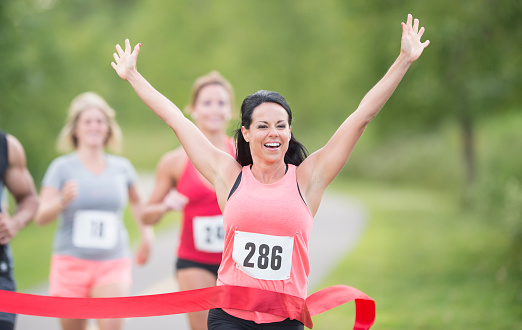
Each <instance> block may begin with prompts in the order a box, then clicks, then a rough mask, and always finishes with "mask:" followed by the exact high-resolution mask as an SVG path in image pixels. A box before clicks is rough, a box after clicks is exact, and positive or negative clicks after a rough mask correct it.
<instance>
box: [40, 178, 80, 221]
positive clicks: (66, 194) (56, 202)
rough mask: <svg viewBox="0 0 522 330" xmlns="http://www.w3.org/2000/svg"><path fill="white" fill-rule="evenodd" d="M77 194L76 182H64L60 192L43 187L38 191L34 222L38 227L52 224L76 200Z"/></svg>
mask: <svg viewBox="0 0 522 330" xmlns="http://www.w3.org/2000/svg"><path fill="white" fill-rule="evenodd" d="M77 194H78V185H77V183H76V181H68V182H66V183H65V184H64V185H63V188H62V191H60V190H58V189H56V188H53V187H47V186H43V187H42V189H41V190H40V205H39V206H38V210H37V211H36V215H35V216H34V222H35V223H36V224H37V225H38V226H43V225H46V224H48V223H50V222H52V221H53V220H54V219H56V218H57V217H58V215H59V214H60V213H62V211H63V210H64V209H65V208H66V207H67V205H69V203H70V202H71V201H72V200H73V199H74V198H76V196H77Z"/></svg>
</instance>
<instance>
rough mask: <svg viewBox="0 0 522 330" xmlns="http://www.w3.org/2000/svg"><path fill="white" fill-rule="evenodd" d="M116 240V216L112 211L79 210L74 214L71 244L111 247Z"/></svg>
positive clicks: (98, 247)
mask: <svg viewBox="0 0 522 330" xmlns="http://www.w3.org/2000/svg"><path fill="white" fill-rule="evenodd" d="M117 242H118V217H117V215H116V213H114V212H107V211H91V210H81V211H76V213H75V214H74V223H73V245H74V246H76V247H79V248H96V249H112V248H114V247H115V246H116V243H117Z"/></svg>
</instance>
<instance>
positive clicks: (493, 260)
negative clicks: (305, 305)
mask: <svg viewBox="0 0 522 330" xmlns="http://www.w3.org/2000/svg"><path fill="white" fill-rule="evenodd" d="M341 186H342V184H339V183H338V184H336V185H335V187H334V189H340V190H341V191H343V192H345V193H347V194H350V195H353V196H357V198H359V199H360V200H361V201H362V202H363V203H364V204H365V205H366V206H367V207H368V209H369V210H370V211H371V212H370V218H369V226H368V229H367V232H366V233H365V234H364V237H363V238H362V240H361V242H360V244H359V245H358V246H357V248H356V249H355V250H354V251H353V252H352V253H350V254H349V255H347V256H346V257H345V258H344V260H343V261H342V262H341V263H340V264H339V265H338V267H337V268H336V269H335V271H334V272H333V273H332V274H331V275H330V276H329V278H328V279H327V280H326V281H325V282H324V283H323V286H322V287H326V286H330V285H334V284H346V285H349V286H353V287H356V288H358V289H360V290H362V291H364V292H365V293H366V294H368V295H369V296H370V297H372V298H373V299H374V300H375V302H376V308H377V312H376V321H375V325H374V326H373V327H372V329H521V328H522V312H521V309H520V304H521V300H522V287H521V286H520V281H519V279H518V278H515V277H514V276H513V274H510V273H509V271H508V269H509V265H508V262H509V260H508V259H509V257H508V256H507V255H506V251H508V246H507V244H509V243H507V242H508V240H507V239H506V237H505V234H504V233H503V232H502V231H501V230H499V229H497V228H495V227H494V226H491V225H488V224H485V223H484V222H480V221H475V219H473V218H472V217H471V216H469V215H468V214H466V213H465V212H462V211H460V210H461V209H460V207H459V204H458V198H456V196H454V195H453V194H452V193H443V192H436V191H427V190H422V189H419V188H415V187H404V186H385V185H384V186H383V185H377V184H375V183H371V182H363V183H358V184H354V183H350V184H349V185H346V187H345V186H342V187H341ZM317 289H319V288H317ZM353 320H354V304H353V303H348V304H345V305H343V306H340V307H338V308H336V309H334V310H331V311H328V312H327V313H324V314H321V315H318V316H316V317H314V324H315V326H316V328H317V329H351V328H352V327H353Z"/></svg>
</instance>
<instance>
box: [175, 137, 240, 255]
mask: <svg viewBox="0 0 522 330" xmlns="http://www.w3.org/2000/svg"><path fill="white" fill-rule="evenodd" d="M227 144H228V152H229V153H230V154H231V155H232V156H235V148H234V141H233V140H232V139H227ZM177 190H178V192H180V193H181V194H183V195H185V196H186V197H187V198H188V202H187V204H186V205H185V208H184V209H183V222H182V225H181V237H180V242H179V246H178V257H179V258H181V259H186V260H190V261H194V262H199V263H204V264H214V265H219V264H220V262H221V255H222V251H223V239H224V231H223V217H222V214H221V210H220V209H219V205H218V202H217V198H216V192H215V191H214V189H213V188H212V187H211V186H209V184H208V183H206V182H204V181H203V180H202V179H201V177H200V174H199V172H198V171H197V169H196V168H195V167H194V165H193V164H192V162H191V161H190V160H189V159H188V158H187V160H186V165H185V169H184V170H183V173H182V174H181V177H180V178H179V180H178V184H177Z"/></svg>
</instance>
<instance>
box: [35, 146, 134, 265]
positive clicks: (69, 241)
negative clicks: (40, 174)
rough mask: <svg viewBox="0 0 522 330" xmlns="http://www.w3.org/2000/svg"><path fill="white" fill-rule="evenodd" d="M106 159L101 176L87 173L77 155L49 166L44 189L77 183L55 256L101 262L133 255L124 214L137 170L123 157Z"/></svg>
mask: <svg viewBox="0 0 522 330" xmlns="http://www.w3.org/2000/svg"><path fill="white" fill-rule="evenodd" d="M105 159H106V162H107V165H106V168H105V170H104V171H103V172H102V173H99V174H95V173H92V172H90V171H89V170H87V169H86V168H85V167H84V166H83V164H82V163H81V161H80V159H79V157H78V155H77V154H76V152H73V153H70V154H67V155H64V156H60V157H58V158H56V159H55V160H54V161H53V162H52V163H51V165H49V168H48V169H47V172H46V173H45V176H44V178H43V182H42V186H45V187H52V188H55V189H58V190H61V189H62V187H63V185H64V184H65V182H67V181H69V180H76V181H77V182H78V196H77V197H76V199H74V200H73V201H72V202H71V203H70V204H69V205H68V206H67V207H66V208H65V209H64V210H63V212H62V213H61V214H60V215H59V218H58V228H57V231H56V234H55V238H54V244H53V254H54V255H66V256H71V257H75V258H80V259H87V260H98V261H100V260H112V259H119V258H125V257H128V256H129V255H130V251H129V246H128V245H129V239H128V234H127V230H126V229H125V225H124V223H123V211H124V210H125V207H126V206H127V203H128V188H129V187H131V186H133V185H134V183H135V181H136V171H135V169H134V167H133V166H132V164H131V163H130V162H129V161H128V160H127V159H125V158H123V157H119V156H114V155H108V154H106V155H105Z"/></svg>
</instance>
